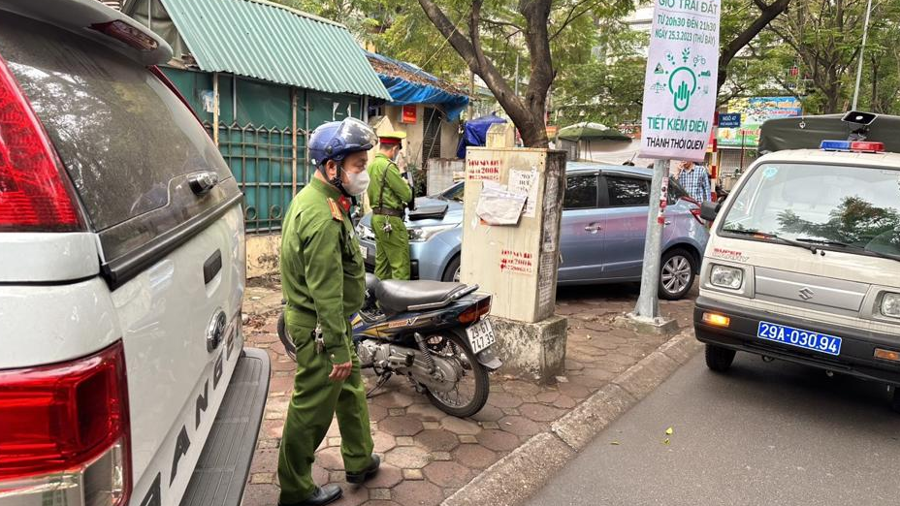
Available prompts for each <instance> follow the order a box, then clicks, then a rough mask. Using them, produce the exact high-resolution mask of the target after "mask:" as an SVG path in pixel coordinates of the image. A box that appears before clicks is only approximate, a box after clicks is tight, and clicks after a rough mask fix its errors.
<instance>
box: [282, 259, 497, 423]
mask: <svg viewBox="0 0 900 506" xmlns="http://www.w3.org/2000/svg"><path fill="white" fill-rule="evenodd" d="M477 290H478V285H473V286H467V285H464V284H462V283H442V282H437V281H379V280H378V278H376V277H375V276H373V275H371V274H367V275H366V298H365V303H364V305H363V308H362V309H361V310H360V311H359V313H357V314H355V315H353V316H352V317H351V318H350V322H351V324H352V327H353V344H354V346H355V347H356V353H357V355H358V356H359V361H360V366H361V367H362V368H364V369H365V368H371V369H373V370H374V371H375V374H376V376H377V377H378V381H377V383H376V385H375V387H374V388H373V389H372V390H371V391H370V392H369V394H370V395H371V393H373V392H374V391H375V390H377V389H378V388H380V387H381V386H383V385H384V383H385V382H386V381H387V380H388V379H390V378H391V376H393V375H394V374H397V375H402V376H405V377H406V378H407V379H408V380H409V381H410V383H411V384H412V385H413V386H414V387H415V389H416V390H417V391H418V392H419V393H424V394H425V395H427V396H428V399H429V401H431V403H432V404H433V405H434V406H435V407H437V408H438V409H440V410H441V411H443V412H445V413H447V414H450V415H453V416H457V417H460V418H463V417H467V416H472V415H474V414H475V413H477V412H479V411H481V408H483V407H484V405H485V403H486V402H487V397H488V392H489V391H490V380H489V378H488V372H489V371H494V370H497V369H499V368H500V366H501V365H502V363H501V362H500V360H499V359H497V358H496V357H495V356H494V354H493V353H492V352H491V349H490V347H491V345H493V344H494V342H495V337H494V331H493V328H492V327H491V324H490V321H488V320H487V319H485V318H483V317H484V316H485V315H487V314H488V313H489V312H490V310H491V296H490V295H483V294H476V293H475V292H476V291H477ZM278 337H279V338H280V339H281V343H282V344H283V345H284V347H285V350H286V351H287V354H288V355H289V356H290V357H291V358H292V359H294V360H296V359H297V357H296V355H295V347H294V342H293V340H292V339H291V338H290V336H289V335H288V332H287V329H286V328H285V321H284V313H282V314H281V317H280V318H279V319H278Z"/></svg>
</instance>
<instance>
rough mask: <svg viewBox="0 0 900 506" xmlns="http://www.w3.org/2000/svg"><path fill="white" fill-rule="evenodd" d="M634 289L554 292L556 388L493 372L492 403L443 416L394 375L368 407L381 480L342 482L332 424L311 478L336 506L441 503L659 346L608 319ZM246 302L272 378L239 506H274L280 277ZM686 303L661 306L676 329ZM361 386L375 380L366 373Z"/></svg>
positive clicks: (286, 386) (630, 301) (256, 283)
mask: <svg viewBox="0 0 900 506" xmlns="http://www.w3.org/2000/svg"><path fill="white" fill-rule="evenodd" d="M637 293H638V288H637V287H635V286H633V285H621V286H599V287H586V288H579V289H573V290H560V294H559V297H558V300H557V314H560V315H564V316H567V317H568V318H569V335H568V339H569V340H568V351H567V359H566V373H565V376H563V377H560V378H559V381H558V382H557V383H556V384H555V385H551V386H538V385H535V384H532V383H529V382H526V381H521V380H518V379H515V378H512V377H506V376H502V375H497V374H495V375H492V377H491V394H490V397H489V398H488V405H487V406H485V408H484V409H483V410H482V411H481V412H480V413H478V414H477V415H475V416H474V417H472V418H471V419H465V420H461V419H457V418H454V417H450V416H447V415H445V414H444V413H443V412H441V411H439V410H437V409H436V408H434V407H432V406H431V405H430V404H429V403H428V400H427V399H426V398H425V396H423V395H419V394H417V393H416V392H415V391H414V390H413V389H412V388H411V387H410V385H409V384H408V383H407V382H406V381H405V380H403V379H402V378H393V379H391V381H389V382H388V383H387V384H386V385H385V387H384V388H382V389H381V390H380V391H379V393H376V395H375V396H374V397H373V398H372V399H370V402H369V413H370V417H371V419H372V429H373V436H374V439H375V451H376V452H377V453H380V454H381V455H383V456H384V463H383V464H382V468H381V472H380V473H379V475H378V476H377V478H375V479H374V480H372V481H370V482H369V483H367V484H366V485H365V486H362V487H353V486H351V485H349V484H347V483H346V481H344V472H343V464H342V463H341V457H340V433H339V432H338V429H337V424H336V423H335V424H333V425H332V427H331V430H330V431H329V433H328V437H327V439H326V440H325V441H324V442H323V445H322V448H320V449H319V451H318V453H317V462H316V466H315V469H314V478H315V480H316V482H317V483H319V484H324V483H327V482H332V483H338V484H340V485H341V486H342V487H343V488H344V498H343V499H342V500H341V501H339V502H338V503H335V504H338V505H347V506H350V505H360V504H366V505H369V506H387V505H403V506H407V505H418V506H431V505H437V504H440V503H441V501H443V500H444V499H445V498H446V497H449V496H450V495H452V494H453V493H454V492H456V491H457V490H458V489H459V488H460V487H462V486H463V485H465V484H466V483H468V482H469V481H470V480H471V479H472V478H474V477H475V476H476V475H477V474H478V473H480V472H481V471H483V470H484V469H486V468H487V467H489V466H491V465H492V464H494V463H495V462H497V461H498V460H499V459H501V458H502V457H504V456H505V455H507V454H508V453H509V452H510V451H512V450H514V449H516V448H517V447H518V446H520V445H521V444H522V443H524V442H525V441H527V440H528V439H529V438H530V437H532V436H533V435H535V434H538V433H539V432H543V431H546V430H547V429H548V428H549V427H550V424H551V423H552V422H553V421H555V420H557V419H558V418H560V417H561V416H563V415H565V414H566V413H568V412H569V411H570V410H571V409H572V408H574V407H576V406H577V405H578V404H580V403H581V402H582V401H583V400H584V399H586V398H587V397H588V396H590V395H591V394H592V393H594V392H596V391H597V390H598V389H600V388H601V387H603V386H605V385H606V384H607V383H608V382H609V381H610V380H611V379H612V378H614V377H615V376H616V375H618V374H619V373H621V372H623V371H625V370H626V369H628V368H629V367H631V366H632V365H634V364H635V363H637V362H638V361H640V360H641V359H642V358H643V357H645V356H646V355H648V354H649V353H651V352H652V351H654V350H655V349H656V348H657V347H658V346H659V345H661V344H662V343H663V342H665V340H666V338H665V337H662V336H659V337H656V336H638V335H636V334H635V333H633V332H630V331H627V330H623V329H616V328H612V326H611V321H612V320H613V318H615V317H617V316H620V315H621V314H622V313H624V312H628V311H631V310H632V309H633V307H634V302H635V300H636V298H637ZM245 300H246V303H245V307H244V312H245V315H246V319H247V323H246V325H245V334H246V338H247V346H251V347H259V348H267V349H268V352H269V356H270V357H271V359H272V381H271V386H270V390H269V400H268V403H267V405H266V418H265V420H264V421H263V428H262V431H261V434H260V438H259V444H258V449H257V452H256V455H255V457H254V461H253V465H252V468H251V474H250V480H249V484H248V486H247V490H246V493H245V497H244V505H245V506H263V505H274V504H275V503H276V502H277V500H278V487H277V478H276V471H277V466H278V445H279V443H280V440H281V432H282V427H283V423H284V415H285V411H286V409H287V404H288V400H289V397H290V393H291V387H292V384H293V369H294V364H293V363H292V362H291V361H290V360H289V359H288V358H287V356H286V355H285V354H284V350H283V349H282V347H281V344H280V343H279V342H278V336H277V334H276V333H275V332H276V331H275V325H276V321H277V318H278V312H279V311H280V303H281V292H280V286H279V285H278V284H277V280H260V279H257V280H252V281H251V283H250V286H249V287H248V290H247V294H246V297H245ZM692 307H693V302H692V301H691V300H684V301H680V302H663V303H662V308H663V313H664V314H666V315H669V316H671V317H673V318H676V319H677V320H678V321H679V324H680V325H681V326H682V327H687V326H689V325H690V322H691V308H692ZM367 382H369V384H370V385H371V384H372V378H371V376H367Z"/></svg>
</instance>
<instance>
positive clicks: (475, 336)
mask: <svg viewBox="0 0 900 506" xmlns="http://www.w3.org/2000/svg"><path fill="white" fill-rule="evenodd" d="M466 334H468V335H469V344H471V345H472V351H473V352H474V353H476V354H478V353H480V352H481V351H482V350H484V349H485V348H488V347H489V346H491V345H492V344H494V343H496V342H497V338H496V337H494V327H492V326H491V322H490V321H488V320H481V321H480V322H478V323H476V324H475V325H472V326H471V327H469V328H467V329H466Z"/></svg>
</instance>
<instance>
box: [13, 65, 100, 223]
mask: <svg viewBox="0 0 900 506" xmlns="http://www.w3.org/2000/svg"><path fill="white" fill-rule="evenodd" d="M61 168H62V166H61V164H60V161H59V158H58V157H57V156H56V151H54V149H53V146H52V144H51V143H50V139H49V138H48V137H47V133H46V132H45V131H44V127H43V126H42V125H41V122H40V120H38V118H37V116H36V115H35V114H34V111H33V110H32V109H31V105H30V104H29V103H28V100H27V99H26V98H25V94H24V93H23V92H22V89H21V88H20V87H19V83H18V82H17V81H16V79H15V77H13V75H12V72H10V70H9V67H8V66H7V64H6V62H5V61H4V60H3V58H0V232H3V231H16V232H62V231H75V230H81V229H82V228H83V227H82V220H81V218H80V216H79V214H78V211H77V207H76V205H75V201H74V199H73V197H72V191H71V188H70V185H69V183H68V179H67V178H66V177H64V176H63V174H62V172H61Z"/></svg>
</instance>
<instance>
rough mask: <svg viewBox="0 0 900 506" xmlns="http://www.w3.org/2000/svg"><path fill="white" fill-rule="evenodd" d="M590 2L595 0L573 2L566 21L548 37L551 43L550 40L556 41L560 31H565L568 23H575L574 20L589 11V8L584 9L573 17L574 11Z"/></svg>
mask: <svg viewBox="0 0 900 506" xmlns="http://www.w3.org/2000/svg"><path fill="white" fill-rule="evenodd" d="M591 1H595V0H581V1H580V2H575V5H573V6H572V8H571V9H570V10H569V13H568V14H566V19H565V20H564V21H563V24H562V26H560V27H559V29H557V30H556V31H555V32H554V33H553V35H551V36H550V40H551V41H552V40H554V39H556V37H558V36H559V34H560V33H562V31H563V30H565V29H566V27H567V26H569V23H572V22H573V21H575V20H576V19H578V18H580V17H581V16H583V15H584V14H585V13H587V12H588V11H590V10H591V9H590V8H588V9H584V10H582V11H581V12H580V13H579V14H578V15H577V16H576V15H575V11H577V10H578V8H579V7H581V6H582V5H584V4H586V3H588V2H591Z"/></svg>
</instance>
